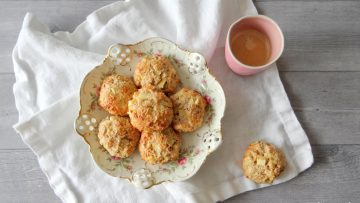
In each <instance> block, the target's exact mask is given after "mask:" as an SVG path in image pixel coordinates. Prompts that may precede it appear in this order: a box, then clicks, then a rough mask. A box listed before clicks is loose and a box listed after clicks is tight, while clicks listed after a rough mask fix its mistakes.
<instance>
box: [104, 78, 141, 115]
mask: <svg viewBox="0 0 360 203" xmlns="http://www.w3.org/2000/svg"><path fill="white" fill-rule="evenodd" d="M136 90H137V88H136V86H135V84H134V83H133V81H132V80H131V78H129V77H126V76H122V75H118V74H114V75H110V76H108V77H106V78H105V79H104V81H103V83H102V85H101V89H100V96H99V105H100V106H101V107H103V108H104V109H105V110H106V111H107V112H109V113H110V114H112V115H119V116H125V115H127V111H128V101H129V100H130V99H131V97H132V95H133V93H134V92H136Z"/></svg>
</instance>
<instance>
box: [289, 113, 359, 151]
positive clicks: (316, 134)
mask: <svg viewBox="0 0 360 203" xmlns="http://www.w3.org/2000/svg"><path fill="white" fill-rule="evenodd" d="M295 114H296V116H297V118H298V120H299V121H300V123H301V125H302V127H303V128H304V130H305V132H306V134H307V136H308V138H309V140H310V143H312V144H360V112H359V111H321V110H315V111H314V110H312V109H311V110H307V109H295Z"/></svg>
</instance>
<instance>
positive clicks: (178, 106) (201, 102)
mask: <svg viewBox="0 0 360 203" xmlns="http://www.w3.org/2000/svg"><path fill="white" fill-rule="evenodd" d="M170 99H171V101H172V102H173V105H174V120H173V127H174V129H175V130H177V131H178V132H192V131H194V130H196V129H197V128H199V127H200V126H201V125H202V123H203V120H204V116H205V107H206V101H205V99H204V98H203V96H202V95H201V94H200V93H198V92H197V91H195V90H191V89H188V88H182V89H181V90H180V91H178V92H177V93H176V94H174V95H172V96H171V97H170Z"/></svg>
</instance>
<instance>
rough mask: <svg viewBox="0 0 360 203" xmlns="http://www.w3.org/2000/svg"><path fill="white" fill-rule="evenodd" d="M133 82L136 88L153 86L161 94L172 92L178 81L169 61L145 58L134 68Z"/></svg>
mask: <svg viewBox="0 0 360 203" xmlns="http://www.w3.org/2000/svg"><path fill="white" fill-rule="evenodd" d="M134 81H135V84H136V86H138V87H146V86H154V87H155V88H156V89H157V90H160V91H163V92H174V91H175V90H176V87H177V85H178V84H179V82H180V79H179V76H178V75H177V73H176V70H175V68H174V66H173V64H172V63H171V61H170V60H169V59H167V58H166V57H163V56H146V57H144V58H142V59H141V60H140V62H139V63H138V64H137V66H136V69H135V73H134Z"/></svg>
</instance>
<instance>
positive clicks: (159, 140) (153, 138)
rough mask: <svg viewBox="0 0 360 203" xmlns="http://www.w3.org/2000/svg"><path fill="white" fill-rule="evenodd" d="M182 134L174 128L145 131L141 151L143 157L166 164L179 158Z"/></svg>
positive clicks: (141, 141)
mask: <svg viewBox="0 0 360 203" xmlns="http://www.w3.org/2000/svg"><path fill="white" fill-rule="evenodd" d="M180 148H181V136H180V135H179V134H177V133H176V132H175V131H174V130H173V129H172V128H166V129H165V130H163V131H143V132H142V133H141V138H140V143H139V152H140V155H141V158H142V159H143V160H144V161H146V162H148V163H150V164H164V163H166V162H169V161H174V160H177V159H178V158H179V153H180Z"/></svg>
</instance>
